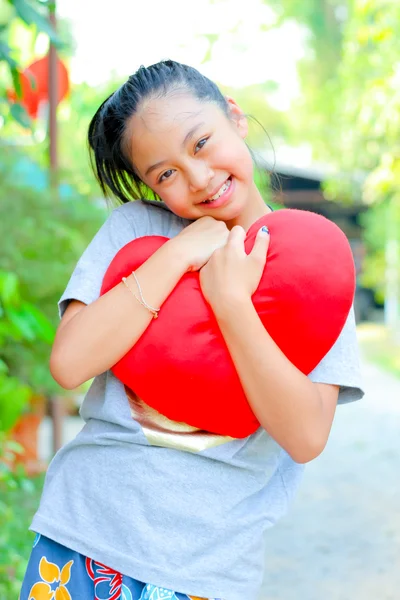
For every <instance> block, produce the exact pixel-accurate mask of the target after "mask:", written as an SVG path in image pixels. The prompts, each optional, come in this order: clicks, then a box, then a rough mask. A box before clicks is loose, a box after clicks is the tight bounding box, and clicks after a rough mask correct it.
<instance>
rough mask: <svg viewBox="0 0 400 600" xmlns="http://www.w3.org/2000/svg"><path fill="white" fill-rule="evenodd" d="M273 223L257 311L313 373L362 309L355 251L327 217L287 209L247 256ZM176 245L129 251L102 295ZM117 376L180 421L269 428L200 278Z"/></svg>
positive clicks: (156, 239)
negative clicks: (357, 300) (356, 308)
mask: <svg viewBox="0 0 400 600" xmlns="http://www.w3.org/2000/svg"><path fill="white" fill-rule="evenodd" d="M263 225H267V226H268V228H269V230H270V233H271V237H270V245H269V250H268V259H267V263H266V267H265V269H264V272H263V275H262V279H261V282H260V285H259V287H258V289H257V291H256V292H255V294H254V295H253V298H252V300H253V304H254V306H255V308H256V310H257V313H258V315H259V317H260V319H261V321H262V323H263V325H264V327H265V329H266V330H267V331H268V333H269V335H270V336H271V337H272V338H273V339H274V341H275V342H276V344H277V345H278V346H279V348H280V349H281V350H282V352H283V353H284V354H285V356H287V358H288V359H289V360H290V361H291V362H292V363H293V364H294V365H295V366H296V367H297V368H298V369H300V370H301V371H302V372H303V373H304V374H306V375H308V374H309V373H310V372H311V371H312V370H313V369H314V367H316V366H317V364H318V363H319V362H320V361H321V359H322V358H323V357H324V356H325V354H326V353H327V352H328V351H329V350H330V348H331V347H332V346H333V344H334V343H335V341H336V339H337V338H338V336H339V334H340V332H341V330H342V328H343V326H344V324H345V321H346V318H347V316H348V313H349V311H350V308H351V305H352V302H353V298H354V291H355V270H354V262H353V256H352V252H351V249H350V245H349V243H348V241H347V239H346V237H345V235H344V233H343V232H342V231H341V230H340V229H339V228H338V227H337V226H336V225H335V224H334V223H332V222H331V221H329V220H328V219H326V218H325V217H322V216H320V215H317V214H315V213H312V212H308V211H301V210H296V209H281V210H279V211H277V212H273V213H269V214H267V215H265V216H263V217H262V218H261V219H259V220H258V221H257V222H256V223H254V224H253V225H252V227H250V229H249V231H248V233H247V236H246V240H245V249H246V252H247V253H248V252H250V251H251V249H252V247H253V245H254V240H255V236H256V235H257V231H258V230H259V228H260V227H262V226H263ZM167 239H168V238H165V237H161V236H147V237H142V238H138V239H135V240H133V241H132V242H130V243H128V244H127V245H126V246H124V247H123V248H122V249H121V250H120V251H119V252H118V253H117V255H116V256H115V258H114V259H113V260H112V262H111V264H110V266H109V268H108V270H107V272H106V274H105V277H104V280H103V285H102V289H101V293H102V294H104V293H106V292H107V291H108V290H110V289H111V288H112V287H114V286H115V285H116V284H118V283H120V282H121V278H122V277H124V276H127V275H129V274H130V273H131V271H132V270H135V269H137V268H138V267H139V266H140V265H141V264H142V263H143V262H145V261H146V260H147V259H148V258H149V257H150V256H151V255H152V254H153V253H154V252H155V251H156V250H157V249H158V248H160V246H162V245H163V244H164V243H165V242H166V241H167ZM144 295H145V297H146V290H144ZM237 318H238V319H240V314H239V313H238V315H237ZM112 371H113V373H114V374H115V375H116V377H118V378H119V379H120V380H121V381H122V382H123V383H124V384H125V385H127V386H128V387H129V388H131V389H132V390H134V392H135V393H136V394H137V395H138V396H139V398H141V399H142V400H143V401H144V402H145V403H146V404H148V405H149V406H151V407H152V408H154V409H156V410H157V411H159V412H160V413H162V414H163V415H165V416H167V417H168V418H170V419H172V420H174V421H181V422H184V423H187V424H189V425H192V426H195V427H198V428H200V429H204V430H206V431H210V432H213V433H218V434H221V435H228V436H232V437H236V438H242V437H246V436H248V435H250V434H251V433H254V431H255V430H256V429H257V428H258V427H259V423H258V421H257V419H256V417H255V415H254V413H253V412H252V410H251V408H250V405H249V404H248V402H247V399H246V397H245V394H244V391H243V388H242V386H241V383H240V380H239V377H238V375H237V373H236V371H235V368H234V365H233V362H232V359H231V357H230V355H229V352H228V349H227V347H226V345H225V342H224V339H223V337H222V335H221V332H220V330H219V327H218V324H217V321H216V319H215V317H214V315H213V312H212V310H211V307H210V306H209V304H208V303H207V302H206V300H205V299H204V296H203V294H202V292H201V288H200V282H199V274H198V273H186V274H185V275H184V276H183V277H182V278H181V280H180V281H179V283H178V285H177V286H176V287H175V289H174V290H173V292H172V293H171V295H170V296H169V297H168V298H167V299H166V301H165V302H164V304H163V305H162V308H161V311H160V313H159V317H158V319H154V320H152V321H151V324H150V325H149V327H148V328H147V329H146V331H145V332H144V333H143V335H142V336H141V338H140V339H139V340H138V342H137V343H136V344H135V346H134V347H133V348H132V349H131V350H130V351H129V352H128V353H127V354H126V355H125V356H124V357H123V358H122V359H121V360H120V361H119V362H118V363H117V364H116V365H115V366H114V367H113V368H112Z"/></svg>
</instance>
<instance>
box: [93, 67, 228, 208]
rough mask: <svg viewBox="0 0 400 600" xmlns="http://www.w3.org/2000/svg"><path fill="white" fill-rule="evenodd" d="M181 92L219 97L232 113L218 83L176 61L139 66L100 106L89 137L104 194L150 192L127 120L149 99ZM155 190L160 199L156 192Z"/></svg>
mask: <svg viewBox="0 0 400 600" xmlns="http://www.w3.org/2000/svg"><path fill="white" fill-rule="evenodd" d="M179 91H189V92H190V93H192V94H193V96H194V97H195V98H197V99H198V100H201V101H203V102H214V103H215V104H217V105H218V106H220V108H221V109H222V110H223V111H224V112H225V113H226V114H227V115H228V104H227V101H226V99H225V98H224V96H223V95H222V93H221V91H220V90H219V88H218V86H217V85H216V84H215V83H213V82H212V81H210V79H208V78H207V77H205V76H204V75H202V74H201V73H199V71H197V70H196V69H194V68H193V67H189V66H187V65H183V64H181V63H178V62H175V61H172V60H165V61H161V62H158V63H156V64H154V65H151V66H150V67H143V66H142V67H140V69H138V70H137V71H136V73H134V74H133V75H131V76H130V77H129V79H128V80H127V81H126V82H125V83H124V84H123V85H122V86H121V87H120V88H119V89H118V90H116V91H115V92H114V93H113V94H111V96H109V97H108V98H107V99H106V100H105V101H104V102H103V103H102V104H101V106H100V107H99V108H98V110H97V112H96V114H95V115H94V117H93V119H92V120H91V122H90V125H89V132H88V142H89V149H90V158H91V164H92V168H93V171H94V174H95V176H96V178H97V180H98V182H99V184H100V187H101V189H102V191H103V193H104V195H105V196H108V195H109V194H110V192H111V193H112V194H113V195H114V196H116V197H117V198H118V199H119V200H120V201H121V202H129V201H131V200H135V199H138V198H143V197H148V196H149V192H150V190H149V188H148V187H147V186H146V185H145V184H144V183H143V181H142V180H141V179H140V177H139V176H138V174H137V172H136V171H135V166H134V164H133V162H132V160H131V158H129V157H128V155H127V140H126V130H127V124H128V122H129V120H130V118H131V117H132V116H133V115H134V114H135V113H136V112H137V111H138V109H139V107H140V105H141V104H142V103H143V101H144V100H147V99H150V98H162V97H165V96H168V95H170V94H172V93H175V92H179ZM151 195H152V196H153V198H157V195H156V194H155V193H154V192H152V193H151Z"/></svg>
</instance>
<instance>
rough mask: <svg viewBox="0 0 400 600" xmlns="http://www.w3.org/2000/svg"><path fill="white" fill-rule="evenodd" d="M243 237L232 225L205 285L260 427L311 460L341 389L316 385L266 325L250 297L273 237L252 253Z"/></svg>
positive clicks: (260, 240) (263, 237)
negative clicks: (271, 334) (294, 363)
mask: <svg viewBox="0 0 400 600" xmlns="http://www.w3.org/2000/svg"><path fill="white" fill-rule="evenodd" d="M243 241H244V231H243V230H242V229H241V228H239V227H235V228H233V229H232V231H231V234H230V237H229V240H228V243H227V245H226V246H225V248H223V249H221V250H218V251H216V252H215V253H214V255H213V256H212V257H211V259H210V261H209V262H208V263H207V265H205V267H203V269H202V270H201V284H202V289H203V292H204V294H205V296H206V298H207V299H208V301H209V302H210V304H211V306H212V308H213V311H214V314H215V316H216V318H217V320H218V324H219V327H220V329H221V332H222V335H223V337H224V339H225V342H226V344H227V347H228V350H229V352H230V354H231V357H232V360H233V362H234V364H235V367H236V370H237V373H238V375H239V378H240V380H241V383H242V385H243V389H244V391H245V394H246V397H247V399H248V401H249V404H250V406H251V408H252V410H253V411H254V414H255V415H256V417H257V418H258V420H259V422H260V424H261V426H262V427H264V429H266V431H268V433H269V434H270V435H271V436H272V437H273V438H274V439H275V440H276V441H277V442H278V443H279V444H280V445H281V446H282V447H283V448H284V449H285V450H286V451H287V452H288V453H289V454H290V455H291V457H292V458H293V459H294V460H295V461H297V462H308V461H309V460H312V459H313V458H315V457H316V456H318V455H319V454H320V453H321V452H322V450H323V448H324V447H325V444H326V442H327V439H328V436H329V432H330V429H331V425H332V421H333V417H334V413H335V408H336V403H337V398H338V392H339V388H338V387H337V386H333V385H324V384H314V383H312V382H311V381H310V380H309V379H308V378H307V377H306V376H305V375H303V373H301V371H299V370H298V369H297V368H296V367H295V366H294V365H293V364H292V363H291V362H290V361H289V360H288V359H287V358H286V357H285V356H284V354H283V353H282V352H281V351H280V349H279V348H278V346H277V345H276V344H275V342H274V341H273V340H272V338H271V337H270V336H269V334H268V332H267V331H266V330H265V329H264V326H263V325H262V323H261V321H260V319H259V317H258V315H257V313H256V311H255V309H254V306H253V304H252V302H251V296H252V294H253V293H254V292H255V290H256V288H257V287H258V284H259V281H260V278H261V274H262V271H263V268H264V265H265V258H266V254H267V249H268V242H269V236H268V235H267V234H262V233H261V234H259V235H258V237H257V239H256V243H255V246H254V249H253V251H252V252H251V254H249V255H246V253H245V252H244V247H243ZM267 269H268V266H267ZM238 314H240V319H238V318H237V315H238Z"/></svg>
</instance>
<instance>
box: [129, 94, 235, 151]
mask: <svg viewBox="0 0 400 600" xmlns="http://www.w3.org/2000/svg"><path fill="white" fill-rule="evenodd" d="M221 119H226V117H225V115H224V113H223V112H222V110H221V109H220V107H219V106H217V105H216V104H215V103H214V102H201V101H200V100H197V98H194V97H193V96H191V95H190V94H187V93H186V94H183V93H179V94H173V95H170V96H167V97H164V98H154V99H151V100H147V101H145V102H143V104H142V106H140V107H139V110H138V111H137V112H136V113H135V114H134V115H133V117H131V120H130V123H129V125H128V128H127V136H128V138H129V143H130V147H131V153H132V155H133V154H136V155H137V153H138V151H140V153H142V152H143V150H144V149H145V148H149V149H151V147H153V146H158V147H159V145H160V144H162V145H164V144H166V147H171V145H173V144H174V143H179V144H181V143H182V141H183V139H184V137H185V135H186V133H187V132H188V131H189V130H190V129H191V128H192V127H193V126H194V125H196V124H197V123H204V124H205V125H206V126H207V125H213V124H214V125H215V124H216V123H218V122H219V121H220V120H221ZM144 147H145V148H144Z"/></svg>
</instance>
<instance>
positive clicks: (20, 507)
mask: <svg viewBox="0 0 400 600" xmlns="http://www.w3.org/2000/svg"><path fill="white" fill-rule="evenodd" d="M20 451H21V449H20V447H19V446H18V444H16V443H15V442H13V441H11V440H8V439H7V438H6V436H5V435H4V433H1V432H0V548H1V552H0V598H1V599H2V600H3V599H4V600H8V599H10V600H11V598H18V596H19V592H20V588H21V584H22V580H23V577H24V573H25V570H26V566H27V562H28V558H29V550H30V548H31V547H32V542H33V533H32V532H29V531H28V527H29V525H30V522H31V520H32V515H33V513H34V511H35V509H36V508H37V506H38V504H39V496H40V492H41V489H42V486H43V477H42V476H40V477H36V478H34V479H29V478H28V477H27V476H26V474H25V473H24V471H23V469H22V468H20V469H18V470H17V471H16V472H15V471H12V470H11V468H10V466H9V465H10V464H11V463H12V459H13V455H15V454H18V453H19V452H20Z"/></svg>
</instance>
